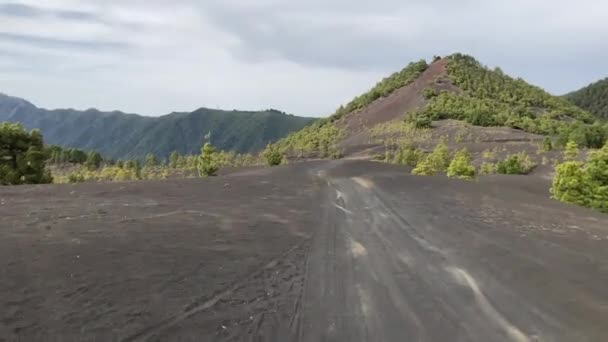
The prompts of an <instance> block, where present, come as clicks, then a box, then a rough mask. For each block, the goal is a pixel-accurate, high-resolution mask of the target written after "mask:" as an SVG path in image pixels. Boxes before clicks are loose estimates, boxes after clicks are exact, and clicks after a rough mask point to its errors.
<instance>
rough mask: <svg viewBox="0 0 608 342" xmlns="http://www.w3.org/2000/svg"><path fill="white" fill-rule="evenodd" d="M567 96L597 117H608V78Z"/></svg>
mask: <svg viewBox="0 0 608 342" xmlns="http://www.w3.org/2000/svg"><path fill="white" fill-rule="evenodd" d="M565 97H566V99H568V100H570V101H571V102H572V103H574V104H575V105H577V106H579V107H580V108H583V109H585V110H587V111H589V112H590V113H591V114H593V115H595V116H596V117H598V118H603V119H608V78H605V79H603V80H601V81H597V82H595V83H592V84H590V85H588V86H586V87H584V88H582V89H579V90H577V91H575V92H572V93H570V94H567V95H566V96H565Z"/></svg>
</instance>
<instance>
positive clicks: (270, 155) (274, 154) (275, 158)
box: [262, 144, 283, 166]
mask: <svg viewBox="0 0 608 342" xmlns="http://www.w3.org/2000/svg"><path fill="white" fill-rule="evenodd" d="M262 158H264V160H265V161H266V164H268V165H269V166H277V165H281V163H282V161H283V154H281V151H279V148H278V147H277V146H276V145H274V144H268V145H267V146H266V148H265V149H264V151H262Z"/></svg>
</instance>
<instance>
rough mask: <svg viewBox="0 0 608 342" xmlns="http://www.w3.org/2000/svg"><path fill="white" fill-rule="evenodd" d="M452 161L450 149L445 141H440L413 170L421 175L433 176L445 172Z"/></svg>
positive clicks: (413, 172)
mask: <svg viewBox="0 0 608 342" xmlns="http://www.w3.org/2000/svg"><path fill="white" fill-rule="evenodd" d="M449 163H450V151H449V150H448V147H447V145H446V144H445V143H444V142H441V143H439V144H438V145H437V146H436V147H435V149H434V150H433V152H432V153H431V154H429V155H427V156H426V157H425V158H424V159H423V160H422V161H420V163H418V165H416V168H414V169H413V170H412V174H414V175H420V176H431V175H436V174H439V173H442V172H445V170H446V169H447V167H448V166H449Z"/></svg>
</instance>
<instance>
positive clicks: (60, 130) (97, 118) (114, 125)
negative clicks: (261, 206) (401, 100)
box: [0, 93, 314, 159]
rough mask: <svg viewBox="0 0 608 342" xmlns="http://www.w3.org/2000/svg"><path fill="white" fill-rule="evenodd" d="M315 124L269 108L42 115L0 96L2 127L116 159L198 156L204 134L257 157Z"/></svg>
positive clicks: (39, 110)
mask: <svg viewBox="0 0 608 342" xmlns="http://www.w3.org/2000/svg"><path fill="white" fill-rule="evenodd" d="M313 120H314V119H313V118H306V117H298V116H294V115H288V114H285V113H283V112H280V111H277V110H273V109H270V110H265V111H257V112H255V111H237V110H233V111H223V110H215V109H208V108H200V109H198V110H196V111H194V112H190V113H171V114H168V115H164V116H161V117H146V116H141V115H136V114H126V113H122V112H118V111H115V112H101V111H98V110H96V109H89V110H86V111H78V110H74V109H57V110H46V109H42V108H38V107H36V106H35V105H33V104H32V103H30V102H28V101H26V100H24V99H20V98H17V97H11V96H7V95H4V94H1V93H0V122H1V121H10V122H20V123H22V124H23V125H24V126H25V127H26V128H28V129H34V128H39V129H40V130H41V131H42V134H43V135H44V138H45V142H46V143H47V144H54V145H60V146H65V147H74V148H80V149H85V150H96V151H99V152H100V153H102V154H103V155H104V156H106V157H110V158H115V159H119V158H141V157H143V156H145V154H147V153H154V154H156V155H157V156H159V157H161V158H166V157H168V155H169V154H170V153H171V152H172V151H174V150H175V151H179V152H180V153H198V151H199V149H200V147H201V145H202V141H203V137H204V135H205V134H207V133H208V132H211V141H212V143H213V144H214V145H215V146H216V147H217V148H220V149H223V150H231V151H237V152H255V151H258V150H260V149H262V148H263V147H264V146H265V145H266V144H267V143H269V142H274V141H276V140H278V139H280V138H281V137H284V136H286V135H287V134H289V133H290V132H292V131H297V130H299V129H301V128H303V127H304V126H306V125H308V124H309V123H311V122H312V121H313Z"/></svg>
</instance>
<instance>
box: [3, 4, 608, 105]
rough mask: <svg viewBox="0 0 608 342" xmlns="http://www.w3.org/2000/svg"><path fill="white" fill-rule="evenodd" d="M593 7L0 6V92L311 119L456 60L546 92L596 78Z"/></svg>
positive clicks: (604, 61) (604, 51) (605, 10)
mask: <svg viewBox="0 0 608 342" xmlns="http://www.w3.org/2000/svg"><path fill="white" fill-rule="evenodd" d="M606 18H608V2H606V1H604V0H578V1H571V0H509V1H505V0H461V1H452V0H374V1H371V0H366V1H362V0H15V1H6V0H0V92H3V93H7V94H10V95H14V96H19V97H23V98H26V99H28V100H30V101H32V102H34V103H35V104H37V105H38V106H41V107H46V108H65V107H72V108H78V109H86V108H90V107H96V108H99V109H103V110H113V109H120V110H123V111H127V112H135V113H141V114H145V115H161V114H166V113H169V112H172V111H189V110H193V109H195V108H198V107H201V106H205V107H211V108H222V109H235V108H239V109H264V108H277V109H281V110H284V111H286V112H290V113H294V114H298V115H306V116H325V115H327V114H329V113H330V112H332V111H333V110H334V109H335V108H336V107H337V106H338V105H339V104H340V103H343V102H346V101H348V100H350V99H351V98H352V97H353V96H355V95H357V94H359V93H361V92H362V91H364V90H366V89H368V88H369V87H370V86H372V85H373V84H374V83H375V82H376V81H378V80H379V79H381V78H382V77H384V76H385V75H387V74H389V73H391V72H392V71H395V70H398V69H401V68H402V67H403V66H405V65H406V64H407V63H408V62H410V61H412V60H418V59H421V58H426V59H430V58H431V57H432V56H433V55H436V54H437V55H445V54H449V53H452V52H464V53H468V54H472V55H474V56H475V57H476V58H478V59H479V60H481V61H482V62H483V63H484V64H487V65H489V66H500V67H501V68H502V69H503V70H504V71H505V72H507V73H510V74H512V75H515V76H521V77H524V78H525V79H527V80H529V81H530V82H532V83H534V84H537V85H540V86H542V87H544V88H545V89H547V90H548V91H550V92H552V93H555V94H562V93H564V92H567V91H569V90H572V89H576V88H578V87H581V86H583V85H585V84H587V83H589V82H591V81H594V80H597V79H599V78H603V77H606V76H608V43H606V42H608V20H606Z"/></svg>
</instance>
